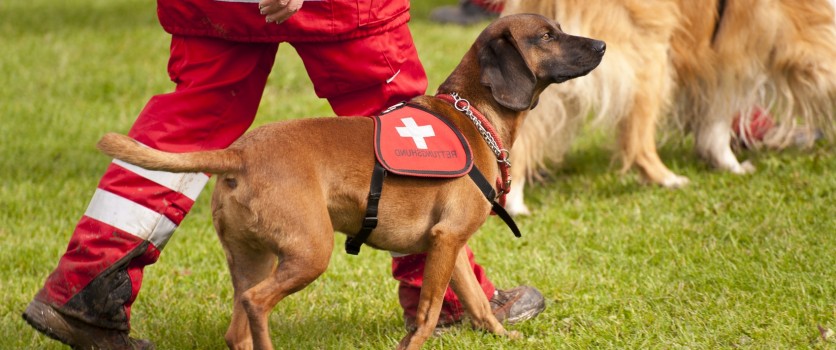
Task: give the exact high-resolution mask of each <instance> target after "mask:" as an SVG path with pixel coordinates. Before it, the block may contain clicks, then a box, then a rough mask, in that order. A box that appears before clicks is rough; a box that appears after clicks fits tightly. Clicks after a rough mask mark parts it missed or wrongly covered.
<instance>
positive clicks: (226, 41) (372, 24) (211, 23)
mask: <svg viewBox="0 0 836 350" xmlns="http://www.w3.org/2000/svg"><path fill="white" fill-rule="evenodd" d="M372 3H373V1H371V0H356V1H336V0H334V1H330V0H325V1H323V0H318V1H306V2H305V3H304V5H303V6H302V9H301V10H300V11H299V12H298V13H296V14H295V15H293V16H292V17H291V18H290V19H289V20H287V21H285V22H283V23H282V24H280V25H276V24H268V23H265V20H264V17H263V16H261V15H260V14H259V10H258V5H257V1H253V0H237V1H236V0H223V1H214V0H158V2H157V5H158V17H159V19H160V23H161V24H162V26H163V28H165V30H166V31H167V32H169V33H171V34H172V40H171V56H170V60H169V63H168V72H169V76H170V78H171V80H172V81H173V82H174V83H175V84H176V88H175V90H174V91H173V92H171V93H167V94H162V95H157V96H154V97H152V98H151V100H150V101H149V102H148V103H147V105H146V106H145V108H144V109H143V110H142V112H141V113H140V114H139V116H138V118H137V120H136V122H135V123H134V125H133V127H132V128H131V130H130V132H129V135H130V136H131V137H133V138H135V139H136V140H138V141H139V142H141V143H143V144H145V145H147V146H149V147H153V148H156V149H160V150H165V151H174V152H184V151H195V150H210V149H219V148H224V147H226V146H228V145H229V144H231V143H232V142H233V141H235V140H236V139H237V138H238V137H239V136H241V135H242V134H243V133H244V132H245V131H246V130H247V129H248V128H249V127H250V125H251V123H252V122H253V119H254V118H255V115H256V110H257V108H258V104H259V102H260V100H261V96H262V92H263V91H264V87H265V83H266V81H267V76H268V75H269V73H270V71H271V68H272V66H273V62H274V59H275V56H276V51H277V49H278V45H279V43H280V42H287V43H289V44H291V45H293V47H294V48H295V49H296V51H297V52H298V53H299V55H300V57H301V58H302V60H303V62H304V64H305V67H306V69H307V71H308V75H309V76H310V78H311V80H312V82H313V85H314V90H315V92H316V94H317V96H319V97H321V98H326V99H328V101H329V103H330V104H331V107H332V108H333V110H334V112H335V113H336V114H337V115H342V116H368V115H372V114H374V113H377V112H379V111H381V110H383V109H384V108H386V107H388V106H390V105H392V104H395V103H397V102H399V101H403V100H408V99H410V98H411V97H414V96H416V95H421V94H423V93H424V92H425V91H426V87H427V80H426V76H425V73H424V70H423V67H422V66H421V63H420V62H419V60H418V56H417V52H416V50H415V47H414V44H413V41H412V37H411V34H410V32H409V29H408V27H407V25H406V23H407V21H408V20H409V2H408V1H407V0H393V1H387V2H384V4H385V5H377V6H372ZM207 180H208V176H207V175H205V174H175V173H166V172H159V171H148V170H145V169H141V168H138V167H136V166H132V165H130V164H127V163H124V162H120V161H114V162H113V163H112V164H110V166H109V167H108V168H107V170H106V171H105V174H104V175H103V177H102V179H101V181H100V182H99V185H98V187H97V189H96V191H95V193H94V194H93V198H92V200H91V202H90V205H89V207H88V209H87V210H86V212H85V213H84V216H82V218H81V219H80V221H79V223H78V225H77V226H76V228H75V230H74V232H73V235H72V237H71V238H70V242H69V246H68V248H67V251H66V253H64V255H63V256H62V257H61V259H60V261H59V263H58V267H57V268H56V269H55V271H53V272H52V274H51V275H50V276H49V277H48V279H47V281H46V283H45V285H44V287H43V289H41V291H40V292H39V293H38V294H37V296H36V299H37V300H39V301H41V302H44V303H47V304H49V305H52V306H53V307H55V308H56V309H58V310H59V311H60V312H62V313H64V314H67V315H70V316H73V317H76V318H79V319H81V320H83V321H85V322H88V323H90V324H93V325H97V326H100V327H104V328H111V329H119V330H128V329H129V328H130V323H129V318H130V306H131V304H132V303H133V301H134V300H135V299H136V296H137V293H138V292H139V289H140V285H141V282H142V274H143V268H144V266H146V265H149V264H153V263H154V262H156V261H157V259H158V257H159V254H160V251H161V250H162V249H163V247H164V246H165V244H166V242H168V240H169V238H170V237H171V235H172V233H173V232H174V230H175V229H176V228H177V226H178V225H179V224H180V222H181V221H182V220H183V217H184V216H185V215H186V214H187V213H188V212H189V210H190V209H191V207H192V205H193V204H194V201H195V199H196V198H197V195H198V194H199V193H200V192H201V190H202V189H203V187H204V185H205V184H206V182H207ZM468 252H469V251H468ZM471 263H472V264H473V267H474V271H475V272H476V274H477V278H478V279H479V280H480V282H481V283H482V286H483V289H484V291H485V294H486V295H487V296H489V297H490V296H492V295H493V293H494V286H493V285H492V284H491V282H490V281H489V280H488V279H487V278H486V276H485V274H484V271H483V269H482V268H481V267H480V266H478V265H476V264H475V262H473V258H472V254H471ZM423 266H424V257H423V256H421V255H416V256H406V257H397V258H394V259H393V262H392V269H393V275H394V277H395V278H396V279H397V280H399V281H400V286H399V297H400V301H401V305H402V306H403V307H404V314H405V315H407V316H414V314H415V310H416V307H417V302H418V295H419V288H420V285H421V279H422V275H423ZM461 312H462V309H461V305H460V304H459V302H458V300H457V299H456V298H455V295H453V294H452V292H451V291H449V290H448V293H447V295H445V306H444V312H443V315H442V316H443V317H447V318H450V317H452V318H458V317H459V316H460V315H461Z"/></svg>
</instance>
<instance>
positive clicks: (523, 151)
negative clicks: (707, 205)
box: [504, 0, 836, 214]
mask: <svg viewBox="0 0 836 350" xmlns="http://www.w3.org/2000/svg"><path fill="white" fill-rule="evenodd" d="M513 13H539V14H542V15H544V16H546V17H549V18H551V19H554V20H556V21H559V22H560V23H563V24H564V26H565V27H566V28H567V30H569V31H570V32H572V33H577V34H579V35H584V36H590V37H595V38H599V39H601V40H604V41H606V42H608V43H609V44H610V45H609V46H610V47H609V49H608V53H607V57H606V59H604V61H603V62H602V63H601V66H600V67H598V68H596V69H595V71H594V72H593V73H592V74H590V75H589V77H586V78H584V79H578V80H574V81H572V82H569V83H567V84H561V85H557V86H552V87H550V88H549V89H547V90H546V91H545V92H544V93H543V95H542V97H541V104H540V106H539V107H538V108H537V109H536V110H534V111H532V113H530V115H529V116H528V118H526V122H525V124H524V125H523V127H522V128H521V129H520V132H519V140H518V141H517V142H516V143H515V144H514V148H513V149H512V151H511V157H512V158H513V159H514V169H513V170H514V171H512V176H513V177H514V179H515V187H514V188H513V190H512V191H511V193H510V195H509V198H508V204H507V205H506V208H507V209H508V211H509V212H511V213H516V214H524V213H527V212H528V209H527V208H526V206H525V204H524V200H523V184H524V181H525V179H526V175H528V176H533V177H535V178H536V177H537V176H538V174H539V172H540V171H542V170H543V169H544V167H545V166H546V165H547V164H556V163H559V162H561V161H562V160H563V156H564V155H565V154H566V153H567V152H568V150H569V148H570V146H571V143H572V140H573V138H574V137H575V136H576V135H577V134H578V133H579V132H580V126H581V125H582V124H583V122H584V121H585V120H586V119H588V117H589V116H590V115H592V116H594V117H595V119H596V120H595V122H596V125H595V126H598V127H602V126H603V127H609V128H613V129H615V135H616V139H617V141H616V144H617V146H616V149H617V151H616V153H617V156H618V158H620V160H621V165H622V170H623V171H626V170H628V169H631V168H635V169H637V170H639V172H640V174H641V175H642V177H643V179H644V180H646V181H647V182H649V183H652V184H658V185H660V186H664V187H669V188H677V187H681V186H684V185H686V184H687V183H688V179H687V178H685V177H683V176H680V175H678V174H676V173H674V172H673V171H671V170H670V169H668V167H667V166H666V165H665V164H664V163H663V162H662V159H661V158H660V157H659V154H658V153H657V149H656V142H657V139H656V127H657V124H662V123H663V122H664V121H666V119H667V120H669V121H671V122H678V123H676V124H677V125H675V126H676V127H680V128H682V127H685V128H687V129H688V130H690V131H693V137H694V138H693V140H694V148H695V150H696V152H697V153H698V154H699V155H700V156H701V157H702V158H704V159H705V160H706V161H708V163H710V164H711V165H712V166H714V167H716V168H718V169H720V170H724V171H729V172H733V173H737V174H745V173H749V172H752V171H753V170H754V167H753V166H752V165H751V164H750V163H748V162H744V163H740V162H739V161H738V159H737V157H736V156H735V154H734V153H733V150H732V148H731V144H737V143H738V142H734V143H732V142H730V141H731V140H732V137H733V135H734V133H733V132H732V121H733V119H734V117H735V115H742V116H744V118H742V119H741V122H740V124H743V125H748V124H749V120H747V119H746V118H745V117H747V116H751V115H752V114H753V113H752V110H751V109H752V107H754V106H762V107H764V108H767V109H769V111H770V113H771V114H772V116H773V117H774V118H775V120H776V122H778V123H779V124H780V126H781V127H776V128H773V129H772V130H771V132H770V133H769V134H767V135H765V137H764V138H763V142H762V145H757V144H756V145H755V147H750V148H757V147H759V146H760V147H763V146H766V147H768V148H777V149H780V148H783V147H785V146H787V145H788V144H790V143H792V142H793V141H794V136H795V135H798V133H797V132H802V131H804V129H803V128H802V127H801V126H798V124H801V125H803V126H804V127H805V128H813V127H815V128H818V129H821V130H823V131H825V132H826V134H828V135H829V136H831V137H832V136H834V135H836V128H834V125H836V123H834V122H833V121H834V120H836V115H835V114H834V101H836V26H835V25H834V11H833V8H832V6H831V4H829V3H828V1H827V0H805V1H797V0H768V1H766V0H734V1H726V0H704V1H694V0H508V1H507V2H506V3H505V11H504V14H513ZM668 116H672V117H673V118H668ZM668 124H674V123H668ZM743 130H746V129H745V128H743ZM809 131H810V130H808V131H807V132H809ZM737 136H738V137H740V138H741V139H742V140H743V141H751V139H752V137H751V135H747V133H745V132H744V133H738V134H737ZM808 139H809V140H813V139H814V138H808ZM747 143H750V142H747Z"/></svg>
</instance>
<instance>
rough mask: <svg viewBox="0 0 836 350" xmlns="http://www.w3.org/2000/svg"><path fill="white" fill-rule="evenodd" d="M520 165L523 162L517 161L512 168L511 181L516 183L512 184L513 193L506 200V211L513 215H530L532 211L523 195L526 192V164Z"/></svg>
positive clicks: (509, 193)
mask: <svg viewBox="0 0 836 350" xmlns="http://www.w3.org/2000/svg"><path fill="white" fill-rule="evenodd" d="M521 159H522V158H521ZM520 163H522V162H519V161H516V160H515V161H514V166H513V167H511V179H513V180H514V181H512V182H511V192H508V196H507V197H506V198H505V200H506V202H505V209H506V210H507V211H508V213H509V214H511V215H530V214H531V211H530V210H528V206H527V205H525V196H524V193H523V191H525V180H526V176H525V168H524V167H525V166H526V164H524V163H523V164H520ZM517 169H520V170H517Z"/></svg>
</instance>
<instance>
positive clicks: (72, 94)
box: [0, 0, 836, 349]
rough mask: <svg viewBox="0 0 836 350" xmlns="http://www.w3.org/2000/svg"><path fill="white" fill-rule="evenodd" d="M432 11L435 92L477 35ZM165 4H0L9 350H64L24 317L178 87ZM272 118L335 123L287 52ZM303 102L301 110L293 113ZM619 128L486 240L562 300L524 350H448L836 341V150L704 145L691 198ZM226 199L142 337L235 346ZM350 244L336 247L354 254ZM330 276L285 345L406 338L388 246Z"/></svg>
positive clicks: (175, 252)
mask: <svg viewBox="0 0 836 350" xmlns="http://www.w3.org/2000/svg"><path fill="white" fill-rule="evenodd" d="M444 3H453V1H442V0H435V1H420V2H419V1H416V2H415V4H414V5H413V7H414V9H413V13H414V19H413V21H412V22H411V26H412V28H413V32H414V34H415V38H416V41H417V44H418V48H419V53H420V55H421V57H422V59H423V61H424V63H425V65H426V68H427V70H428V73H429V75H430V92H432V91H434V88H435V86H436V85H438V83H440V82H441V80H442V79H443V78H444V77H445V76H446V74H447V73H448V72H449V71H450V70H452V68H453V67H454V66H455V65H456V64H457V63H458V59H459V58H460V57H461V55H462V53H463V52H464V50H465V49H466V48H467V47H468V46H469V44H470V42H471V41H472V40H473V38H474V37H475V36H476V34H477V33H478V30H479V29H478V28H458V27H452V26H438V25H434V24H432V23H429V22H427V21H426V20H425V18H426V15H427V13H428V11H429V9H430V8H432V7H433V6H435V5H437V4H444ZM154 11H155V9H154V6H153V2H148V1H139V0H69V1H45V0H32V1H25V2H24V1H3V2H0V52H3V54H2V55H0V79H2V80H3V81H2V83H0V123H2V124H1V125H0V178H2V180H3V181H2V183H0V242H2V243H0V261H3V263H2V264H0V291H2V293H3V298H2V299H0V337H2V339H3V341H2V342H0V348H2V349H27V348H30V349H60V348H61V346H59V345H58V344H57V343H55V342H53V341H50V340H48V339H47V338H45V337H43V336H41V335H39V334H37V333H36V332H35V331H33V330H32V329H31V328H29V327H28V326H27V325H26V324H25V323H24V322H23V321H22V319H21V318H20V313H21V312H22V310H23V309H24V308H25V306H26V304H27V303H28V301H29V300H30V299H31V298H32V296H33V295H34V294H35V293H36V292H37V290H38V289H39V288H40V287H41V285H42V283H43V281H44V279H45V278H46V276H47V275H48V274H49V272H50V271H51V270H52V269H53V268H54V267H55V264H56V263H57V261H58V257H59V256H60V254H61V253H62V252H63V251H64V249H65V248H66V244H67V242H68V240H69V236H70V233H71V231H72V228H73V226H74V225H75V223H76V221H77V220H78V218H79V217H80V215H81V214H82V213H83V211H84V209H85V208H86V205H87V203H88V200H89V198H90V196H91V194H92V190H93V188H94V187H95V185H96V183H97V181H98V179H99V176H100V175H101V173H102V171H103V170H104V168H105V166H106V165H107V164H108V162H109V159H107V158H106V157H104V156H102V155H101V154H99V153H98V152H97V151H96V150H95V149H94V144H95V142H96V141H97V140H98V138H99V137H100V136H101V135H102V134H103V133H105V132H107V131H119V132H125V131H127V129H128V128H129V126H130V124H131V123H132V121H133V119H134V118H135V117H136V115H137V113H138V112H139V111H140V109H141V108H142V107H143V105H144V104H145V102H146V101H147V99H148V98H150V97H151V96H152V95H154V94H159V93H164V92H167V91H169V90H170V89H171V88H172V84H171V83H170V82H169V81H168V80H167V76H166V71H165V65H166V61H167V52H168V51H167V50H168V37H167V35H166V34H165V33H164V32H163V31H162V30H161V29H160V28H159V25H158V24H157V22H156V18H155V12H154ZM274 70H275V71H274V73H273V75H272V77H271V78H270V81H269V83H268V89H267V91H266V94H265V97H264V101H263V104H262V108H261V110H260V112H259V116H258V119H257V121H256V123H257V124H263V123H267V122H271V121H276V120H283V119H291V118H301V117H305V116H318V115H331V112H330V109H329V107H328V106H327V104H326V103H325V102H324V101H319V100H317V99H316V98H315V96H314V94H313V92H312V89H311V85H310V83H309V81H308V79H307V77H306V75H305V73H304V69H303V67H302V65H301V62H300V61H299V59H298V58H297V57H296V56H295V53H294V52H293V50H292V49H291V48H289V46H287V45H285V46H283V47H282V48H281V49H280V53H279V57H278V59H277V64H276V66H275V69H274ZM290 101H293V103H290ZM606 136H607V135H600V134H597V133H595V132H591V133H588V134H586V135H584V136H583V137H581V138H580V139H579V140H578V142H577V144H576V145H575V147H574V149H573V150H572V152H571V153H570V155H569V157H568V159H567V162H566V164H564V165H563V166H562V167H560V168H557V169H555V170H553V171H552V172H551V173H550V174H549V178H550V179H549V181H547V182H546V183H544V184H541V185H540V186H536V187H530V188H529V189H528V191H527V193H526V195H527V196H528V199H529V205H530V207H531V208H532V209H533V210H534V215H533V216H531V217H528V218H522V219H519V221H518V223H519V224H520V226H521V228H522V229H523V238H522V239H514V238H513V236H512V235H511V233H510V232H509V231H508V229H507V228H506V227H504V226H503V224H502V223H501V221H499V220H497V219H490V220H489V221H488V223H487V224H486V225H485V227H484V228H483V229H482V230H481V231H480V233H479V234H477V235H476V236H475V238H474V239H473V240H472V241H471V246H472V247H473V250H474V251H475V252H476V256H477V260H478V261H479V262H480V263H481V264H482V265H484V266H485V267H486V268H487V270H488V273H489V275H490V277H491V278H492V279H493V281H494V282H495V283H496V284H497V285H498V286H500V287H503V286H504V287H509V286H514V285H518V284H530V285H534V286H536V287H538V288H539V289H540V290H541V291H542V292H543V294H544V295H545V296H546V298H547V309H546V311H545V312H544V313H543V314H542V315H540V316H539V317H538V318H536V319H534V320H532V321H529V322H526V323H524V324H520V325H516V326H512V327H510V328H511V329H514V330H518V331H521V332H522V333H523V334H524V338H523V339H522V340H517V341H511V340H507V339H503V338H498V337H494V336H492V335H489V334H485V333H482V332H478V331H474V330H471V329H470V328H468V327H462V328H460V329H456V330H455V331H453V332H451V333H448V334H447V335H444V336H442V337H439V338H434V339H432V340H430V341H429V342H428V343H427V348H438V349H481V348H503V349H552V348H566V349H589V348H615V349H624V348H628V349H644V348H651V349H685V348H687V349H713V348H736V347H740V348H746V349H785V348H816V349H833V348H836V341H834V339H833V338H834V337H831V338H829V340H823V339H822V337H821V336H820V335H819V331H818V326H819V325H820V326H822V327H824V328H825V329H836V240H834V229H836V208H835V207H834V205H833V204H834V199H836V177H834V176H833V174H834V172H836V155H834V154H836V153H834V149H833V146H830V145H822V146H819V147H818V148H816V149H814V150H812V151H809V152H803V153H802V152H793V151H790V152H784V153H780V154H744V155H743V157H746V158H750V159H753V161H754V163H755V165H756V166H757V167H758V172H757V173H755V174H754V175H751V176H745V177H740V176H734V175H730V174H725V173H718V172H715V171H713V170H711V169H709V168H708V167H706V166H705V165H703V164H702V163H701V162H700V161H699V160H698V159H697V158H696V157H695V156H694V155H693V153H692V152H691V150H690V147H689V144H690V141H688V140H687V139H686V140H685V141H683V142H681V143H679V142H677V143H671V144H666V145H663V146H662V148H661V153H662V157H663V159H664V160H665V161H666V162H667V163H668V164H669V165H670V166H671V167H672V168H673V169H674V170H675V171H677V172H678V173H681V174H684V175H686V176H688V177H689V178H690V179H691V180H692V185H691V186H690V187H688V188H685V189H682V190H677V191H670V190H664V189H661V188H656V187H652V186H645V185H641V184H640V183H639V181H638V180H637V177H636V176H635V174H632V173H631V174H627V175H619V174H617V173H616V172H615V170H616V169H615V167H613V166H612V165H611V161H610V160H611V153H610V152H609V151H607V149H608V147H609V145H608V144H607V142H606V141H605V140H606V139H607V137H606ZM208 199H209V195H208V191H207V193H205V194H204V195H203V196H202V197H200V199H199V201H198V203H197V205H196V206H195V208H194V210H193V212H192V214H191V215H190V216H189V217H188V218H187V219H186V220H185V221H184V222H183V224H182V226H181V228H180V229H179V230H178V232H177V234H176V235H175V237H174V238H173V239H172V241H171V242H170V243H169V244H168V246H167V247H166V249H165V252H164V254H163V255H162V257H161V259H160V261H159V262H158V263H157V264H155V265H152V266H150V267H148V268H147V269H146V279H145V281H144V286H143V288H142V292H141V293H140V296H139V299H138V301H137V303H136V305H135V307H134V309H133V326H134V335H136V336H140V337H147V338H150V339H152V340H154V341H155V342H156V343H157V346H158V348H160V349H218V348H223V347H224V342H223V333H224V332H225V329H226V327H227V324H228V322H229V315H230V309H231V305H230V304H231V294H232V292H231V284H230V282H229V277H228V272H227V269H226V266H225V262H224V258H223V253H222V251H221V249H220V245H219V244H218V243H217V239H216V238H215V234H214V232H213V229H212V225H211V219H210V213H209V201H208ZM341 243H342V238H338V239H337V244H338V245H339V244H341ZM336 248H337V249H336V250H335V254H334V255H333V258H332V262H331V266H330V269H329V270H328V272H326V273H325V274H324V275H323V276H322V277H321V278H320V279H319V280H318V281H317V282H315V283H313V284H312V285H311V286H309V287H308V288H307V289H305V290H304V291H302V292H300V293H298V294H296V295H293V296H291V297H289V298H288V299H286V300H285V301H283V302H282V303H280V304H279V306H278V307H276V309H275V311H274V312H273V314H272V316H271V334H272V336H273V342H274V344H275V345H276V347H277V348H280V349H311V348H316V349H352V348H354V349H388V348H392V347H394V345H395V344H396V343H397V341H398V340H399V339H400V338H401V337H402V336H403V335H404V331H403V327H402V321H401V317H400V308H399V306H398V302H397V298H396V292H395V290H396V283H395V281H394V280H393V279H391V278H390V277H389V264H390V259H389V256H388V254H387V253H385V252H377V251H372V250H369V249H364V251H363V254H362V255H360V256H359V257H350V256H347V255H346V254H344V253H343V252H342V251H341V249H340V247H339V246H337V247H336Z"/></svg>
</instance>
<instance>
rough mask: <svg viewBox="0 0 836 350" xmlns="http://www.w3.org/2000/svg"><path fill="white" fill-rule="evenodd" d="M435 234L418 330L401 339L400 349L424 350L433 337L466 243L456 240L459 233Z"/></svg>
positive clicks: (417, 317) (433, 229)
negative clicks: (458, 259) (457, 262)
mask: <svg viewBox="0 0 836 350" xmlns="http://www.w3.org/2000/svg"><path fill="white" fill-rule="evenodd" d="M431 235H432V242H431V246H430V249H429V250H428V251H427V260H426V265H425V267H424V284H423V286H422V287H421V299H420V300H419V301H418V311H417V313H416V319H415V321H416V322H415V323H416V325H417V328H416V329H415V330H414V331H412V332H410V333H408V334H407V335H406V336H405V337H404V338H403V339H401V342H400V343H399V344H398V349H406V350H415V349H420V348H421V346H422V345H423V344H424V342H426V341H427V338H429V337H430V336H431V335H432V334H433V330H435V326H436V324H438V317H439V314H440V313H441V304H442V301H443V299H444V292H445V291H446V290H447V285H448V284H449V283H450V277H451V275H452V274H453V267H454V265H455V264H456V257H457V256H458V253H459V251H460V250H461V249H462V247H463V246H464V243H465V241H464V240H462V239H460V237H455V236H454V235H455V234H453V233H451V232H448V231H447V230H444V229H441V228H439V227H438V226H436V227H433V228H432V233H431ZM474 278H475V277H474Z"/></svg>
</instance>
